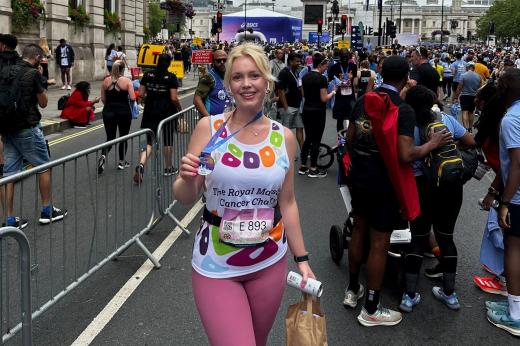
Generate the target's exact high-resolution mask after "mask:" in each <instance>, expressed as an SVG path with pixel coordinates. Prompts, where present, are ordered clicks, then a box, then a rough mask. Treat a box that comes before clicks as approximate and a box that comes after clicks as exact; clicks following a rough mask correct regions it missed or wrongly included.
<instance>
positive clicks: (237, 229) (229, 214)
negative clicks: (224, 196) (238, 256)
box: [219, 208, 274, 247]
mask: <svg viewBox="0 0 520 346" xmlns="http://www.w3.org/2000/svg"><path fill="white" fill-rule="evenodd" d="M273 222H274V208H259V209H244V210H234V209H228V208H226V209H225V210H224V215H223V216H222V221H221V223H220V231H219V235H220V240H221V241H222V242H224V243H226V244H230V245H233V246H236V247H248V246H257V245H259V244H263V243H265V242H267V241H268V240H269V231H271V229H272V228H273Z"/></svg>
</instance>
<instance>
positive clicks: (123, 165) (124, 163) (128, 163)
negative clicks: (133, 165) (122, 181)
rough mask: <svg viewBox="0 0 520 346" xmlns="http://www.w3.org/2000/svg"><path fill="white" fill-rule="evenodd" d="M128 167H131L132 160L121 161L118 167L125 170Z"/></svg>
mask: <svg viewBox="0 0 520 346" xmlns="http://www.w3.org/2000/svg"><path fill="white" fill-rule="evenodd" d="M128 167H130V162H128V161H125V162H119V163H118V164H117V169H119V170H123V169H125V168H128Z"/></svg>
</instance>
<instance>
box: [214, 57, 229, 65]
mask: <svg viewBox="0 0 520 346" xmlns="http://www.w3.org/2000/svg"><path fill="white" fill-rule="evenodd" d="M226 61H227V59H226V58H222V59H215V62H218V63H219V64H223V63H225V62H226Z"/></svg>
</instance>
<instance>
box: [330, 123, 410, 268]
mask: <svg viewBox="0 0 520 346" xmlns="http://www.w3.org/2000/svg"><path fill="white" fill-rule="evenodd" d="M345 136H346V130H343V131H340V132H339V133H338V151H337V160H338V167H339V169H338V185H339V191H340V193H341V197H342V198H343V202H344V203H345V208H346V210H347V215H348V216H347V219H346V220H345V223H344V224H343V227H341V226H339V225H332V227H331V228H330V233H329V249H330V255H331V257H332V260H333V261H334V263H336V264H339V263H340V262H341V259H342V258H343V252H344V251H345V249H348V247H349V243H350V239H351V234H352V230H353V220H352V204H351V196H350V191H349V188H348V186H347V185H348V181H347V174H346V172H348V167H349V166H350V157H349V155H348V152H347V148H346V140H345ZM411 241H412V234H411V232H410V228H409V225H408V222H407V221H404V220H403V222H402V224H400V225H399V228H398V229H396V230H394V231H393V232H392V236H391V238H390V249H389V250H388V255H389V256H390V257H393V258H404V253H405V251H406V248H407V247H408V245H409V244H410V242H411Z"/></svg>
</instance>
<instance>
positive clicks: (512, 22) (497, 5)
mask: <svg viewBox="0 0 520 346" xmlns="http://www.w3.org/2000/svg"><path fill="white" fill-rule="evenodd" d="M519 8H520V0H500V1H495V2H494V3H493V6H491V7H490V8H489V10H487V12H486V13H485V14H484V16H482V17H481V18H480V19H479V20H478V21H477V35H478V36H479V37H480V38H482V39H485V38H486V37H487V35H488V30H489V22H490V21H493V22H495V35H496V36H497V38H498V39H506V38H510V37H520V11H518V9H519Z"/></svg>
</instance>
